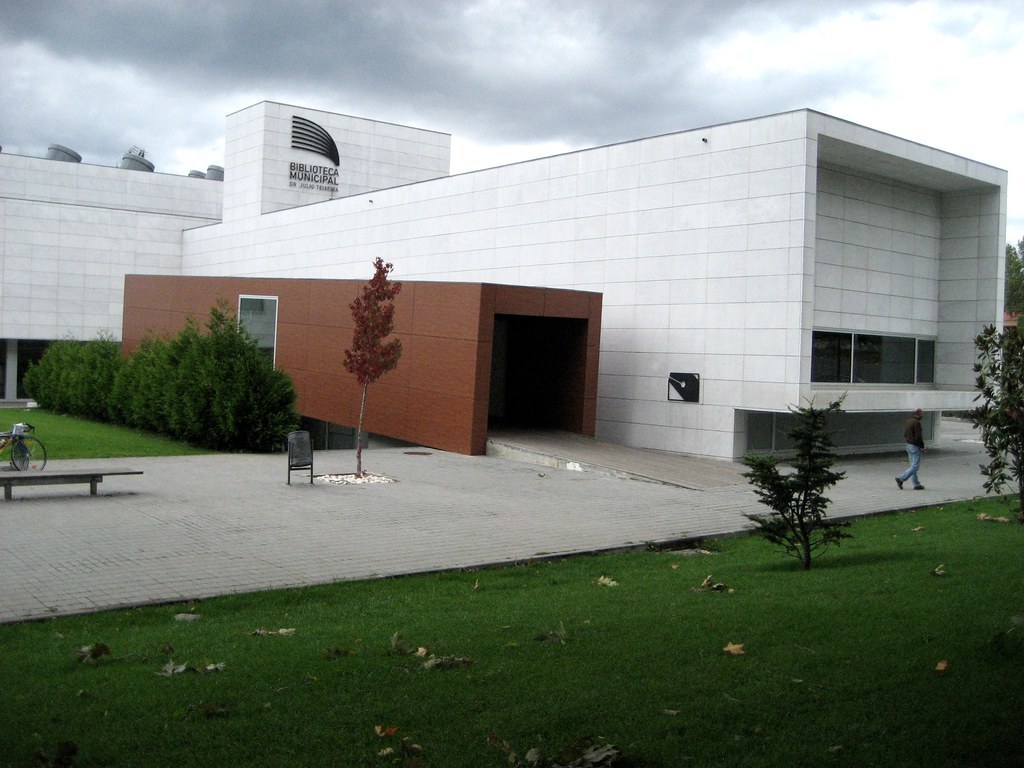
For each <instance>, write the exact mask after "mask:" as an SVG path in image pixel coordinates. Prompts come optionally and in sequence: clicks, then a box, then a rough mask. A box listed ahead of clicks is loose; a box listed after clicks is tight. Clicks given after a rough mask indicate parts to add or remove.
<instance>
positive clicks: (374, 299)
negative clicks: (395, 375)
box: [345, 256, 402, 477]
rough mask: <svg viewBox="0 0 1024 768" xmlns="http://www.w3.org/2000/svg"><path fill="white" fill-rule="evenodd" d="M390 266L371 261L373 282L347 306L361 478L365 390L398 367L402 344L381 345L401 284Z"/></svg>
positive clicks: (348, 354)
mask: <svg viewBox="0 0 1024 768" xmlns="http://www.w3.org/2000/svg"><path fill="white" fill-rule="evenodd" d="M393 269H394V266H393V265H392V264H386V263H384V260H383V259H382V258H380V257H379V256H378V257H377V259H376V260H375V261H374V262H373V270H374V272H373V279H372V280H370V282H369V283H367V284H366V285H365V286H363V295H362V296H359V297H357V298H356V299H355V301H353V302H352V303H351V304H350V305H349V309H351V310H352V319H353V320H354V321H355V325H356V327H355V331H354V332H353V334H352V347H351V348H350V349H346V350H345V370H346V371H348V372H349V373H351V374H353V375H354V376H355V377H356V380H357V381H358V382H359V386H360V387H361V388H362V390H363V393H362V399H361V401H360V404H359V426H358V427H357V428H356V476H357V477H362V476H363V417H364V416H365V415H366V391H367V390H368V389H369V388H370V385H371V384H373V382H375V381H376V380H377V379H379V378H380V377H381V376H383V375H384V374H385V373H387V372H388V371H390V370H392V369H393V368H394V367H395V366H396V365H398V358H399V357H401V356H402V342H401V340H399V339H392V340H391V341H387V342H385V341H384V339H385V338H387V337H388V336H389V335H390V334H391V331H392V329H393V328H394V324H395V297H396V296H397V295H398V293H399V292H400V291H401V290H402V284H401V283H396V282H394V281H393V280H389V279H388V275H390V274H391V270H393Z"/></svg>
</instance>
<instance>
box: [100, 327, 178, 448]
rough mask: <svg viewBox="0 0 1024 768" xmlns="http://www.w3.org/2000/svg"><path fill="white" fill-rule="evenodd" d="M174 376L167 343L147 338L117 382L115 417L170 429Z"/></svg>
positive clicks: (151, 428) (137, 424)
mask: <svg viewBox="0 0 1024 768" xmlns="http://www.w3.org/2000/svg"><path fill="white" fill-rule="evenodd" d="M173 375H174V370H173V368H172V366H171V361H170V351H169V349H168V344H167V342H165V341H164V340H162V339H158V338H156V337H155V336H150V337H147V338H145V339H143V340H142V343H141V344H140V345H139V348H138V349H136V350H135V353H134V354H133V355H132V356H131V357H130V358H129V359H128V360H127V361H126V362H125V364H124V367H123V368H122V369H121V372H120V373H119V374H118V376H117V379H116V381H115V382H114V391H113V394H112V397H111V403H110V408H111V418H112V419H113V420H114V421H116V422H118V423H120V424H126V425H127V426H130V427H136V428H137V429H141V430H145V431H147V432H164V433H166V432H168V429H167V407H168V406H167V403H168V399H169V398H168V396H167V390H168V382H170V381H171V380H172V378H173Z"/></svg>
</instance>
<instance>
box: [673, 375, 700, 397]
mask: <svg viewBox="0 0 1024 768" xmlns="http://www.w3.org/2000/svg"><path fill="white" fill-rule="evenodd" d="M668 399H669V400H678V401H680V402H683V403H699V402H700V374H699V373H670V374H669V375H668Z"/></svg>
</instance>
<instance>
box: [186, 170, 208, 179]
mask: <svg viewBox="0 0 1024 768" xmlns="http://www.w3.org/2000/svg"><path fill="white" fill-rule="evenodd" d="M188 177H189V178H190V179H205V178H206V174H205V173H203V172H202V171H189V172H188Z"/></svg>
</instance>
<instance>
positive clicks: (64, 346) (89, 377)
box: [25, 337, 124, 421]
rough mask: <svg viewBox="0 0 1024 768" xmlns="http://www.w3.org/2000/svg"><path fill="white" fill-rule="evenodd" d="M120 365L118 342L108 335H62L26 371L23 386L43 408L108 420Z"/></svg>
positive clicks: (121, 363)
mask: <svg viewBox="0 0 1024 768" xmlns="http://www.w3.org/2000/svg"><path fill="white" fill-rule="evenodd" d="M123 366H124V357H123V356H122V355H121V345H120V344H119V343H118V342H116V341H114V340H113V339H111V338H107V337H101V338H98V339H95V340H93V341H88V342H80V341H72V340H70V339H62V340H60V341H56V342H54V343H53V344H51V345H50V346H49V348H48V349H47V350H46V352H45V354H44V355H43V357H42V358H41V359H40V360H39V362H38V363H36V364H35V365H33V366H31V367H30V368H29V369H28V371H27V372H26V373H25V389H26V390H27V391H28V393H29V394H30V395H31V396H32V398H33V399H34V400H35V401H36V402H37V403H39V405H41V406H42V407H43V408H47V409H49V410H52V411H56V412H57V413H68V414H73V415H75V416H82V417H84V418H88V419H93V420H95V421H109V420H110V418H111V416H110V404H111V402H112V393H113V390H114V382H115V381H116V379H117V375H118V373H119V372H120V370H121V368H122V367H123Z"/></svg>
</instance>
